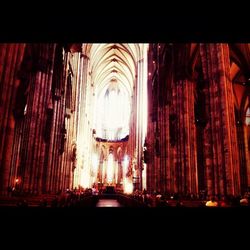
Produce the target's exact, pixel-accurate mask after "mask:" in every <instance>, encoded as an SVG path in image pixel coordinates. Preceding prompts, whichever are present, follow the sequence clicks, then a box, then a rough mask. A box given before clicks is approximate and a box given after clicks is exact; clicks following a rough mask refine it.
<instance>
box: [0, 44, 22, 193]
mask: <svg viewBox="0 0 250 250" xmlns="http://www.w3.org/2000/svg"><path fill="white" fill-rule="evenodd" d="M24 50H25V44H1V45H0V79H1V81H0V142H1V143H0V193H1V194H3V195H5V194H7V191H8V187H12V186H14V183H15V182H14V181H15V178H16V177H17V176H16V166H13V168H11V165H12V164H11V160H12V157H13V149H14V135H15V119H14V116H13V110H14V106H15V101H16V94H17V89H18V86H19V84H20V79H19V74H18V73H19V70H20V65H21V62H22V60H23V55H24Z"/></svg>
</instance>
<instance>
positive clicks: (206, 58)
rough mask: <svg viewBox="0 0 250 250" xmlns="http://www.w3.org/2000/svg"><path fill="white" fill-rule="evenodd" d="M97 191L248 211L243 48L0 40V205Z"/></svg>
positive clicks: (91, 198)
mask: <svg viewBox="0 0 250 250" xmlns="http://www.w3.org/2000/svg"><path fill="white" fill-rule="evenodd" d="M64 194H65V195H64ZM105 194H106V195H107V194H109V195H111V196H112V195H113V196H112V197H113V198H114V197H115V199H114V200H112V199H110V202H111V203H112V202H113V204H116V205H115V206H120V205H121V206H150V207H154V206H159V205H163V204H165V205H166V206H167V205H168V206H175V205H181V204H182V205H183V204H187V206H188V204H189V205H190V206H192V204H193V206H196V205H197V204H199V205H201V204H205V203H204V202H206V201H208V200H210V199H212V200H213V199H215V200H216V201H217V202H218V203H219V204H222V201H224V202H225V204H226V205H227V206H234V205H235V204H236V203H237V202H236V203H235V200H237V199H239V201H241V200H244V199H245V200H246V203H247V204H248V199H249V195H250V45H249V44H227V43H200V44H199V43H183V44H179V43H149V44H146V43H134V44H132V43H101V44H97V43H94V44H87V43H82V44H73V43H72V44H58V43H41V44H38V43H27V44H21V43H17V44H12V43H8V44H3V43H2V44H0V205H10V204H16V203H17V202H19V201H20V200H22V202H23V203H24V201H25V202H26V205H28V206H32V204H33V205H34V206H35V205H40V206H41V205H42V204H41V200H42V201H43V204H44V206H53V205H54V206H59V205H58V204H59V203H60V202H61V201H62V200H63V201H62V203H61V206H70V205H72V204H74V205H75V204H76V203H77V202H78V201H79V200H78V199H79V196H80V197H81V198H80V199H83V200H84V202H85V203H84V202H83V203H84V204H85V205H86V204H87V206H92V205H93V204H94V205H96V204H97V203H98V204H99V206H112V204H111V203H110V204H111V205H110V204H108V205H100V204H106V203H107V200H106V199H107V198H105ZM58 197H61V198H60V200H59V198H58ZM62 197H63V198H62ZM69 197H70V198H69ZM82 197H83V198H82ZM98 197H99V198H98ZM157 197H158V198H157ZM98 199H99V201H98ZM56 202H57V203H56ZM58 202H59V203H58ZM67 202H68V203H67ZM117 202H118V203H119V204H118V203H117ZM185 202H186V203H185ZM23 203H22V204H21V205H25V204H23ZM55 203H56V204H57V205H56V204H55ZM83 203H82V204H83ZM238 204H239V205H240V203H238ZM19 205H20V204H19Z"/></svg>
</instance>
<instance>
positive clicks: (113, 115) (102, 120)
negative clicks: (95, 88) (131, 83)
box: [96, 84, 130, 141]
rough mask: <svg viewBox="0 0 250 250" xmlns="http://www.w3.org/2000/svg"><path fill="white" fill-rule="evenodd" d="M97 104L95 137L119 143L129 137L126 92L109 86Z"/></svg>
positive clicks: (128, 102) (128, 112)
mask: <svg viewBox="0 0 250 250" xmlns="http://www.w3.org/2000/svg"><path fill="white" fill-rule="evenodd" d="M97 103H98V105H97V113H96V114H97V116H96V128H97V129H96V130H97V131H96V136H97V137H99V138H101V139H106V140H110V141H119V140H122V139H124V138H125V137H126V136H127V135H129V119H130V101H129V96H128V93H127V92H126V90H124V89H123V88H119V86H118V85H117V84H115V85H114V84H110V86H109V87H108V88H107V89H106V91H105V92H104V94H103V95H100V96H99V100H98V101H97Z"/></svg>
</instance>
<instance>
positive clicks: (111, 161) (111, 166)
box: [107, 154, 114, 184]
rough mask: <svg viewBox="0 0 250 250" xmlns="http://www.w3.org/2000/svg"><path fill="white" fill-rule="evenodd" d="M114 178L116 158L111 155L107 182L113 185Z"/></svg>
mask: <svg viewBox="0 0 250 250" xmlns="http://www.w3.org/2000/svg"><path fill="white" fill-rule="evenodd" d="M113 176H114V157H113V154H110V155H109V157H108V167H107V182H108V183H109V184H111V183H112V182H113Z"/></svg>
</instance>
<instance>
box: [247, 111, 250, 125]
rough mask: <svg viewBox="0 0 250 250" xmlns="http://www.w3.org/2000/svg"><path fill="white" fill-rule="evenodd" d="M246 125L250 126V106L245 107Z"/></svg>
mask: <svg viewBox="0 0 250 250" xmlns="http://www.w3.org/2000/svg"><path fill="white" fill-rule="evenodd" d="M246 125H247V126H250V107H249V108H248V109H247V113H246Z"/></svg>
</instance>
